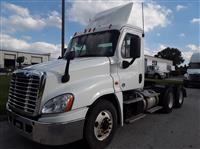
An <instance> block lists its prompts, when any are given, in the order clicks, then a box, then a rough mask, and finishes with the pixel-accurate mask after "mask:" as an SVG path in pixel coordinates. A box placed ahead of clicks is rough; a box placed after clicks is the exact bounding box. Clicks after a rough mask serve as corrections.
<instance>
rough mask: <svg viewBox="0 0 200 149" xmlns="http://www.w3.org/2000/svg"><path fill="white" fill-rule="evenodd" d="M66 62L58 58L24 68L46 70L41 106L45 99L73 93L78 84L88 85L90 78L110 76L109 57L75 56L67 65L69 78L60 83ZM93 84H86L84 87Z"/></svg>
mask: <svg viewBox="0 0 200 149" xmlns="http://www.w3.org/2000/svg"><path fill="white" fill-rule="evenodd" d="M66 62H67V60H64V59H58V60H54V61H49V62H45V63H41V64H37V65H33V66H30V67H26V68H24V69H30V70H33V71H34V70H38V71H42V72H46V74H47V75H46V84H45V89H44V93H43V97H42V98H43V99H42V101H41V107H42V105H43V104H44V103H45V102H46V101H47V100H49V99H51V98H53V97H55V96H58V95H61V94H64V93H66V92H67V93H74V90H75V89H76V88H78V87H79V86H84V85H87V84H88V85H89V84H90V83H91V80H97V79H98V78H101V77H103V76H104V78H105V77H110V61H109V58H107V57H90V58H75V59H74V60H71V61H70V65H69V75H70V80H69V81H68V82H66V83H62V82H61V78H62V76H63V75H64V71H65V66H66ZM93 86H94V84H93ZM93 86H92V85H90V86H87V87H86V89H89V88H91V87H93ZM80 92H81V91H80ZM76 93H77V92H76Z"/></svg>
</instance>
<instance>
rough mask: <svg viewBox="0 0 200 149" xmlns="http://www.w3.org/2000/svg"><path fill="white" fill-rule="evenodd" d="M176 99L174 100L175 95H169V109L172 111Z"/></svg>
mask: <svg viewBox="0 0 200 149" xmlns="http://www.w3.org/2000/svg"><path fill="white" fill-rule="evenodd" d="M173 103H174V99H173V94H172V93H170V94H169V105H168V106H169V108H170V109H171V108H172V107H173Z"/></svg>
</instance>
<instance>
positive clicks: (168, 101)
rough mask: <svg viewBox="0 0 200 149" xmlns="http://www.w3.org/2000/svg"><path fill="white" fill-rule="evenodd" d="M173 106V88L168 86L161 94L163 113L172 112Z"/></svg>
mask: <svg viewBox="0 0 200 149" xmlns="http://www.w3.org/2000/svg"><path fill="white" fill-rule="evenodd" d="M173 106H174V92H173V88H171V87H169V88H168V89H167V90H166V92H165V93H164V96H163V109H162V111H163V112H164V113H170V112H172V109H173Z"/></svg>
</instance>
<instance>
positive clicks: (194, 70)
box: [187, 69, 200, 74]
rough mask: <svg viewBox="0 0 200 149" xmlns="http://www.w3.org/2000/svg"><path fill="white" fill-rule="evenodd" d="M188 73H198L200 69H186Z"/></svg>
mask: <svg viewBox="0 0 200 149" xmlns="http://www.w3.org/2000/svg"><path fill="white" fill-rule="evenodd" d="M187 73H188V74H200V69H188V70H187Z"/></svg>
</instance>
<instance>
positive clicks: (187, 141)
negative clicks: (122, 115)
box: [0, 88, 200, 149]
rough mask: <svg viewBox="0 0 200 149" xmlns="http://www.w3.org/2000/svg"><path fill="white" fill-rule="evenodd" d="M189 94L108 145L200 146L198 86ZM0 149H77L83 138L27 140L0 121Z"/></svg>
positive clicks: (148, 148)
mask: <svg viewBox="0 0 200 149" xmlns="http://www.w3.org/2000/svg"><path fill="white" fill-rule="evenodd" d="M187 94H188V97H187V98H186V99H185V102H184V105H183V107H182V108H181V109H174V110H173V112H172V113H170V114H162V113H160V112H157V113H154V114H149V115H147V116H146V117H145V118H143V119H141V120H138V121H136V122H134V123H132V124H125V125H124V127H121V128H119V129H118V131H117V132H116V135H115V137H114V139H113V141H112V142H111V144H110V145H109V146H108V147H107V149H199V148H200V89H198V88H189V89H187ZM0 148H1V149H78V148H85V145H84V142H83V140H80V141H77V142H75V143H72V144H68V145H63V146H54V147H49V146H44V145H40V144H37V143H34V142H32V141H29V140H27V139H25V138H23V137H21V136H20V135H18V134H17V133H15V132H14V131H13V130H12V129H10V127H9V126H8V124H7V122H6V121H4V122H0Z"/></svg>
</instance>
